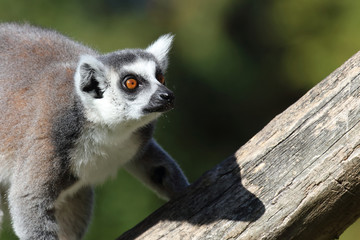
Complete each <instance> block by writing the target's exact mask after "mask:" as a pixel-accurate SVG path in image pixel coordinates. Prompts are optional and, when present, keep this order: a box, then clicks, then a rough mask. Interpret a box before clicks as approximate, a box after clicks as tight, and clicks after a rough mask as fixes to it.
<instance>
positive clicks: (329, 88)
mask: <svg viewBox="0 0 360 240" xmlns="http://www.w3.org/2000/svg"><path fill="white" fill-rule="evenodd" d="M359 87H360V52H359V53H357V54H356V55H354V56H353V57H352V58H351V59H349V60H348V61H347V62H346V63H344V64H343V65H342V66H341V67H340V68H338V69H337V70H336V71H334V72H333V73H332V74H331V75H330V76H328V77H327V78H326V79H324V80H323V81H322V82H320V83H319V84H318V85H316V86H315V87H314V88H313V89H311V90H310V91H309V92H308V93H307V94H306V95H304V96H303V97H302V98H301V99H299V100H298V101H297V102H296V103H295V104H293V105H292V106H291V107H289V108H288V109H287V110H286V111H284V112H283V113H282V114H280V115H278V116H276V117H275V118H274V119H273V120H272V121H271V122H270V123H269V124H268V125H267V126H266V127H265V128H264V129H263V130H261V131H260V132H259V133H258V134H256V135H255V136H254V137H253V138H252V139H250V140H249V141H248V142H247V143H246V144H245V145H244V146H242V147H241V148H240V149H239V150H238V151H237V152H236V153H235V154H234V155H233V156H231V157H229V158H228V159H226V160H225V161H223V162H221V163H220V164H219V165H217V166H215V167H214V168H213V169H212V170H210V171H208V172H206V173H205V174H204V175H203V176H202V177H200V179H199V180H197V181H196V182H195V183H194V184H192V185H191V186H190V187H189V188H188V189H187V190H186V191H185V192H184V193H183V194H181V195H180V196H179V197H178V198H176V199H173V200H172V201H170V202H168V203H166V204H165V205H164V206H162V207H161V208H159V209H158V210H157V211H155V212H154V213H153V214H151V215H150V216H149V217H147V218H146V219H145V220H143V221H142V222H141V223H139V224H138V225H136V226H135V227H134V228H133V229H131V230H129V231H127V232H125V233H124V234H123V235H122V236H120V237H119V238H118V239H119V240H124V239H126V240H128V239H146V240H151V239H172V240H176V239H247V240H248V239H256V240H259V239H334V238H337V237H338V236H339V235H340V234H341V233H342V232H343V231H344V230H345V229H346V228H347V227H348V226H349V225H350V224H351V223H353V222H354V221H355V220H356V219H358V218H359V216H360V124H359V121H360V98H359V96H360V89H359ZM209 151H211V149H209Z"/></svg>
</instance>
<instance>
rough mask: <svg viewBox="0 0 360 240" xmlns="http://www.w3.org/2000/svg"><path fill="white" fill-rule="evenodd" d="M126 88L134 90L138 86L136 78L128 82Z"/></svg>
mask: <svg viewBox="0 0 360 240" xmlns="http://www.w3.org/2000/svg"><path fill="white" fill-rule="evenodd" d="M125 86H126V87H127V88H128V89H130V90H133V89H135V88H136V87H137V86H138V81H137V80H136V79H134V78H129V79H128V80H126V82H125Z"/></svg>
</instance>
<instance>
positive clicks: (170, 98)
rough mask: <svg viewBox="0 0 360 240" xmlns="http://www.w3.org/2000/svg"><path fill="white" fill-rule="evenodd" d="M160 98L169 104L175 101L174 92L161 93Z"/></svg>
mask: <svg viewBox="0 0 360 240" xmlns="http://www.w3.org/2000/svg"><path fill="white" fill-rule="evenodd" d="M160 97H161V98H162V99H163V100H165V101H168V102H172V101H174V99H175V96H174V94H173V93H172V92H166V93H161V94H160Z"/></svg>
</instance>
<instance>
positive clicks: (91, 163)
mask: <svg viewBox="0 0 360 240" xmlns="http://www.w3.org/2000/svg"><path fill="white" fill-rule="evenodd" d="M141 144H142V143H141V141H140V139H139V138H138V136H137V135H136V134H133V133H127V132H126V131H121V130H119V132H118V131H116V132H107V131H104V132H101V131H98V132H90V133H85V134H83V135H82V136H81V137H80V138H79V140H78V141H77V143H76V144H75V148H74V150H73V151H72V154H71V163H72V164H71V168H72V171H73V173H74V174H75V176H77V177H78V178H79V180H80V181H81V182H82V183H84V184H91V185H93V184H97V183H102V182H103V181H104V180H106V179H107V178H109V177H112V176H115V175H116V173H117V171H118V169H119V168H120V167H122V166H123V165H124V164H125V163H126V162H128V161H130V160H131V159H132V158H134V157H135V155H136V154H137V152H138V151H139V148H140V146H141Z"/></svg>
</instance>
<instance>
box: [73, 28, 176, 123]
mask: <svg viewBox="0 0 360 240" xmlns="http://www.w3.org/2000/svg"><path fill="white" fill-rule="evenodd" d="M171 41H172V37H170V36H168V35H165V36H163V37H161V38H160V39H159V40H157V41H156V42H155V43H153V44H152V45H151V46H150V47H148V48H147V49H145V50H141V49H132V50H122V51H117V52H113V53H109V54H106V55H102V56H99V57H93V56H83V57H81V59H80V62H79V65H78V69H77V72H76V74H75V82H76V86H77V87H76V90H77V93H78V95H79V96H80V98H81V100H82V102H83V104H84V108H85V113H86V116H87V117H88V119H89V120H91V121H93V122H100V123H104V124H110V125H111V124H118V123H120V122H124V121H132V120H144V119H145V120H146V121H152V120H154V119H155V118H156V117H158V116H159V115H160V113H162V112H165V111H167V110H170V109H172V108H173V106H174V94H173V93H172V91H170V90H169V89H168V88H167V87H165V78H164V72H165V70H166V67H167V52H168V50H169V47H170V44H171Z"/></svg>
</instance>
